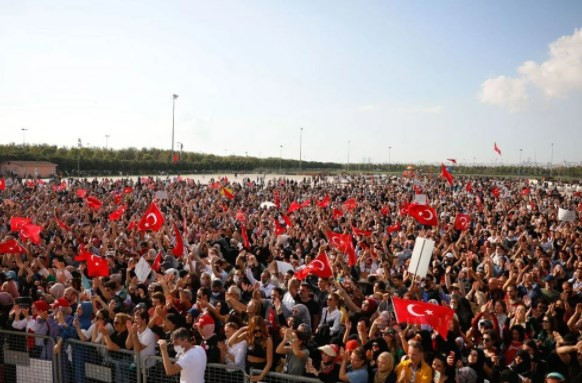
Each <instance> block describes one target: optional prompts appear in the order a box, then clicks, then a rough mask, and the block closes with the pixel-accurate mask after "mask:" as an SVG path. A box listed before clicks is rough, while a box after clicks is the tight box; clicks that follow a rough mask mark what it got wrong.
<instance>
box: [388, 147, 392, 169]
mask: <svg viewBox="0 0 582 383" xmlns="http://www.w3.org/2000/svg"><path fill="white" fill-rule="evenodd" d="M391 150H392V146H389V147H388V165H390V162H391V161H390V151H391Z"/></svg>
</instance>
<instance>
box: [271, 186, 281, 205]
mask: <svg viewBox="0 0 582 383" xmlns="http://www.w3.org/2000/svg"><path fill="white" fill-rule="evenodd" d="M273 198H274V199H275V206H276V207H277V209H280V208H281V198H280V197H279V191H278V190H274V191H273Z"/></svg>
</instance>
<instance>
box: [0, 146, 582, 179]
mask: <svg viewBox="0 0 582 383" xmlns="http://www.w3.org/2000/svg"><path fill="white" fill-rule="evenodd" d="M17 160H21V161H50V162H53V163H55V164H57V165H58V171H59V173H61V174H63V175H66V176H72V175H77V174H78V173H77V167H79V169H81V175H118V174H119V173H120V172H122V173H123V174H160V173H170V174H177V173H181V174H187V173H208V172H219V171H220V172H224V171H232V172H258V171H272V172H277V171H279V169H281V170H282V171H284V172H286V173H296V172H299V171H302V172H305V173H311V172H331V173H338V172H345V171H348V172H367V173H386V172H388V173H401V172H403V171H404V170H406V168H407V166H408V164H389V165H388V164H369V163H367V164H350V165H349V166H347V165H345V164H339V163H333V162H315V161H303V162H302V163H301V168H300V164H299V161H298V160H289V159H283V160H281V159H279V158H273V157H270V158H257V157H243V156H215V155H212V154H202V153H192V152H184V153H182V154H181V159H180V161H179V162H178V163H173V162H172V155H171V152H170V151H169V150H160V149H155V148H142V149H136V148H127V149H121V150H112V149H109V150H107V149H101V148H80V149H79V148H66V147H57V146H51V145H26V146H22V145H14V144H11V145H0V161H17ZM451 170H452V172H453V173H454V174H475V175H477V174H478V175H491V176H506V175H512V176H524V177H525V176H530V177H549V176H551V175H553V176H555V177H570V178H582V167H581V166H576V167H554V168H553V169H549V168H547V167H532V166H528V167H519V166H495V167H490V166H463V165H454V166H452V167H451ZM416 171H417V172H419V173H422V174H434V173H438V172H439V171H440V168H439V166H435V165H417V166H416Z"/></svg>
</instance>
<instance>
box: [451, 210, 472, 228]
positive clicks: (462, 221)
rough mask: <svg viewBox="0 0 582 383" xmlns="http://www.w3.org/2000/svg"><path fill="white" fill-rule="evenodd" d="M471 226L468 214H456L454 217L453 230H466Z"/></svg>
mask: <svg viewBox="0 0 582 383" xmlns="http://www.w3.org/2000/svg"><path fill="white" fill-rule="evenodd" d="M470 226H471V216H470V215H469V214H463V213H458V214H457V216H456V217H455V230H461V231H463V230H467V229H468V228H469V227H470Z"/></svg>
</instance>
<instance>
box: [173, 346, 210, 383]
mask: <svg viewBox="0 0 582 383" xmlns="http://www.w3.org/2000/svg"><path fill="white" fill-rule="evenodd" d="M176 363H177V364H178V365H179V366H180V367H182V371H180V383H204V371H205V370H206V351H204V349H203V348H202V347H200V346H194V347H192V348H191V349H189V350H188V351H186V353H184V354H182V356H180V358H179V359H178V361H177V362H176Z"/></svg>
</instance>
